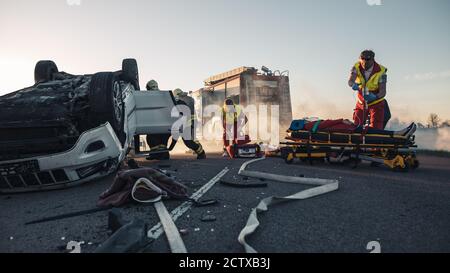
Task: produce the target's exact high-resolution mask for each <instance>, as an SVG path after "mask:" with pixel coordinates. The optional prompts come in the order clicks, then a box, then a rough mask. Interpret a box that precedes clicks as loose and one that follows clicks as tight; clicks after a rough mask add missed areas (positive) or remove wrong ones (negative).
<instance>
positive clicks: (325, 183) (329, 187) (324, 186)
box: [238, 158, 339, 253]
mask: <svg viewBox="0 0 450 273" xmlns="http://www.w3.org/2000/svg"><path fill="white" fill-rule="evenodd" d="M264 159H265V158H258V159H254V160H250V161H247V162H245V163H244V164H242V166H241V168H240V169H239V175H242V176H248V177H254V178H264V179H268V180H273V181H277V182H283V183H295V184H305V185H314V186H317V187H314V188H310V189H306V190H303V191H300V192H297V193H295V194H293V195H289V196H283V197H278V196H270V197H267V198H264V199H262V200H261V201H260V202H259V204H258V205H257V206H256V208H254V209H252V212H251V213H250V216H249V218H248V220H247V224H246V225H245V227H244V228H243V229H242V230H241V232H240V233H239V236H238V241H239V243H240V244H242V245H243V246H244V248H245V252H247V253H257V251H256V250H255V249H254V248H253V247H251V246H250V245H249V244H248V243H247V242H246V241H245V238H246V237H247V236H248V235H250V234H252V233H253V232H255V230H256V229H257V228H258V226H259V224H260V222H259V221H258V213H260V212H265V211H268V210H269V206H271V205H274V204H277V203H281V202H287V201H294V200H303V199H307V198H311V197H314V196H318V195H321V194H324V193H327V192H331V191H335V190H337V189H338V188H339V182H338V181H337V180H332V179H320V178H306V177H292V176H285V175H277V174H270V173H264V172H257V171H247V170H246V169H245V168H246V167H247V166H248V165H250V164H252V163H255V162H257V161H261V160H264ZM257 198H258V197H257ZM258 199H259V198H258Z"/></svg>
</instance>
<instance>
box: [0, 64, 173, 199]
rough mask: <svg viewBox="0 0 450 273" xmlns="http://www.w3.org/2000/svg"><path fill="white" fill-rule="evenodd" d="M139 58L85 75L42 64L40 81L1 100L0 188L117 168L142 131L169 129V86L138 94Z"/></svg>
mask: <svg viewBox="0 0 450 273" xmlns="http://www.w3.org/2000/svg"><path fill="white" fill-rule="evenodd" d="M139 90H140V88H139V75H138V66H137V62H136V60H134V59H125V60H123V62H122V69H121V70H119V71H115V72H100V73H95V74H87V75H72V74H68V73H65V72H60V71H59V70H58V68H57V66H56V64H55V63H54V62H53V61H39V62H38V63H37V64H36V67H35V84H34V85H33V86H31V87H27V88H24V89H21V90H18V91H16V92H12V93H9V94H7V95H4V96H1V97H0V192H1V193H9V192H27V191H36V190H50V189H60V188H64V187H70V186H74V185H78V184H81V183H84V182H87V181H90V180H93V179H96V178H99V177H102V176H105V175H108V174H110V173H112V172H114V171H115V170H117V168H118V166H119V164H120V162H121V161H122V160H123V159H124V158H125V156H126V155H127V153H128V152H129V151H130V149H132V148H133V144H134V137H135V136H136V135H140V134H148V135H151V134H163V133H164V134H167V133H169V132H170V130H171V127H172V124H173V123H174V122H175V120H176V118H175V117H172V116H171V111H172V108H173V107H174V106H175V99H174V97H173V94H172V92H170V91H150V92H142V91H139Z"/></svg>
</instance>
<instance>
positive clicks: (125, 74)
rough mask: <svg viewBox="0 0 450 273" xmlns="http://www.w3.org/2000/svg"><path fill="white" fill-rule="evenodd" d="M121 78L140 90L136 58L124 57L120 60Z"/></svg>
mask: <svg viewBox="0 0 450 273" xmlns="http://www.w3.org/2000/svg"><path fill="white" fill-rule="evenodd" d="M122 79H123V80H124V81H127V82H129V83H131V84H132V85H133V86H134V88H135V89H136V90H140V87H139V69H138V65H137V61H136V59H124V60H123V61H122Z"/></svg>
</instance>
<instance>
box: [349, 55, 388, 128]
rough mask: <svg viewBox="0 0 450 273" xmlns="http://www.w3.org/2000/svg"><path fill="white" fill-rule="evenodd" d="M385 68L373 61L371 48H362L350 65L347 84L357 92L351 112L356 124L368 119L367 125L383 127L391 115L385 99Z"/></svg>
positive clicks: (358, 124)
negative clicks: (356, 99)
mask: <svg viewBox="0 0 450 273" xmlns="http://www.w3.org/2000/svg"><path fill="white" fill-rule="evenodd" d="M386 72H387V68H385V67H384V66H382V65H380V64H378V63H377V62H376V61H375V53H374V52H373V51H372V50H364V51H363V52H362V53H361V55H360V58H359V61H358V62H357V63H356V64H355V65H354V66H353V67H352V70H351V74H350V78H349V80H348V85H349V86H350V87H351V88H352V89H353V90H354V91H356V92H358V101H357V103H356V107H355V110H354V112H353V120H354V123H355V124H356V125H357V126H361V127H364V126H365V124H366V121H367V119H369V127H370V128H374V129H380V130H382V129H384V128H385V127H386V124H387V122H388V121H389V119H390V117H391V113H390V110H389V105H388V104H387V101H386V99H385V96H386V82H387V75H386Z"/></svg>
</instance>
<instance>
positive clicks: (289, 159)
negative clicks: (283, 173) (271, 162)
mask: <svg viewBox="0 0 450 273" xmlns="http://www.w3.org/2000/svg"><path fill="white" fill-rule="evenodd" d="M284 162H286V163H287V164H289V165H290V164H292V163H294V154H293V153H289V154H287V156H286V157H285V158H284Z"/></svg>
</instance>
